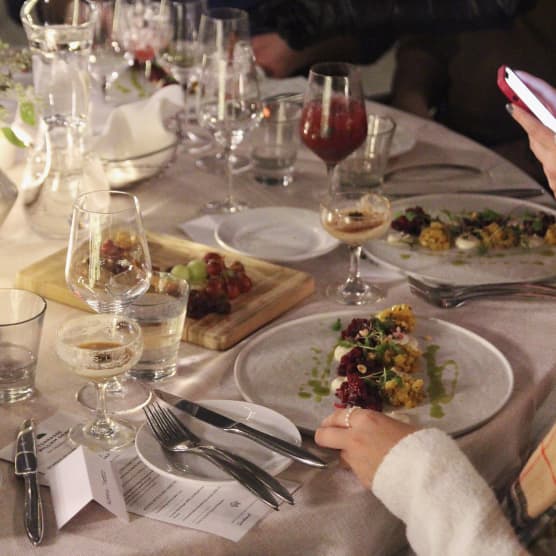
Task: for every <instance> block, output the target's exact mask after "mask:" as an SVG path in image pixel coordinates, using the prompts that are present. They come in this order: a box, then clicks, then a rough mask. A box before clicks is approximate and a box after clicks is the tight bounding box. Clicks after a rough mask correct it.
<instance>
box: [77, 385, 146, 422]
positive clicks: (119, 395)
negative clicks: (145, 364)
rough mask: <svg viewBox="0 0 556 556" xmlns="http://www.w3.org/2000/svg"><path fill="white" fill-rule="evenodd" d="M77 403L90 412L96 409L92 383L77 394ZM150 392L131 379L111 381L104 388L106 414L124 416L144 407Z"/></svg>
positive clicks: (94, 390)
mask: <svg viewBox="0 0 556 556" xmlns="http://www.w3.org/2000/svg"><path fill="white" fill-rule="evenodd" d="M76 397H77V401H78V402H79V403H80V404H81V405H84V406H85V407H86V408H87V409H90V410H92V411H95V410H96V407H97V391H96V387H95V385H94V384H93V383H88V384H86V385H85V386H83V388H81V389H80V390H79V391H78V392H77V396H76ZM151 397H152V392H151V391H150V390H148V389H147V388H145V386H143V385H142V384H140V383H139V382H135V381H134V380H133V379H129V378H127V379H126V378H125V377H124V378H122V379H120V380H116V379H114V380H111V381H110V382H108V385H107V387H106V412H107V413H108V414H110V415H124V414H126V413H131V412H133V411H137V410H138V409H141V408H143V407H145V406H146V405H147V404H148V403H149V401H150V400H151Z"/></svg>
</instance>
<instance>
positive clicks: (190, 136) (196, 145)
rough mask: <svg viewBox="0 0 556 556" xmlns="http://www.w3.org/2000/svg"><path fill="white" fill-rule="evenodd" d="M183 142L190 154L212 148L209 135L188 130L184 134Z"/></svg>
mask: <svg viewBox="0 0 556 556" xmlns="http://www.w3.org/2000/svg"><path fill="white" fill-rule="evenodd" d="M181 142H182V145H183V146H184V147H185V149H186V150H187V152H190V153H197V152H201V151H204V150H206V149H210V148H211V147H212V138H211V137H210V136H209V135H205V134H203V133H197V132H195V131H190V130H187V129H186V130H185V131H184V132H183V135H182V139H181Z"/></svg>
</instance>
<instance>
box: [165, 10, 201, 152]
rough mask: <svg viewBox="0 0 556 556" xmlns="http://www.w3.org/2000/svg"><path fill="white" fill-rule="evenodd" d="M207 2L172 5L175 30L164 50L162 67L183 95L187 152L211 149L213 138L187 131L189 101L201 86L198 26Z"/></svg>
mask: <svg viewBox="0 0 556 556" xmlns="http://www.w3.org/2000/svg"><path fill="white" fill-rule="evenodd" d="M206 9H207V7H206V0H177V1H174V2H171V3H170V18H171V22H172V27H173V34H172V38H171V39H170V41H169V42H168V44H167V45H166V47H165V48H164V49H163V50H162V52H161V55H160V64H161V65H162V67H163V68H164V70H165V71H167V72H168V73H169V74H171V75H172V77H174V79H175V80H176V81H177V82H178V83H180V85H181V86H182V88H183V93H184V112H183V114H182V117H181V118H180V132H181V139H182V143H183V144H184V145H185V147H186V148H187V149H188V150H191V151H198V150H200V149H203V148H205V147H209V146H210V145H211V143H212V141H211V139H210V137H208V136H206V135H205V134H200V133H196V132H194V131H191V130H190V129H188V124H189V123H190V122H191V119H190V118H189V110H188V100H189V96H190V95H191V94H192V93H193V91H194V90H195V88H196V87H197V85H198V81H199V71H200V65H201V58H200V53H199V44H198V42H197V39H198V34H199V23H200V20H201V14H202V13H203V12H204V11H206Z"/></svg>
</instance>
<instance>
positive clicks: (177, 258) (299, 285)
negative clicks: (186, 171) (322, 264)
mask: <svg viewBox="0 0 556 556" xmlns="http://www.w3.org/2000/svg"><path fill="white" fill-rule="evenodd" d="M148 241H149V248H150V252H151V259H152V263H153V266H157V267H159V268H160V269H161V270H166V269H168V268H169V267H172V266H174V265H175V264H179V263H187V262H188V261H190V260H191V259H194V258H202V257H203V255H204V254H205V253H207V252H208V251H215V252H217V253H221V254H222V255H223V256H224V258H225V261H226V265H227V266H229V265H230V264H231V263H232V262H233V261H236V260H239V261H241V262H242V263H243V264H244V266H245V270H246V272H247V274H248V276H249V277H250V278H251V280H252V281H253V287H252V289H251V290H250V291H249V292H247V293H244V294H241V295H240V296H239V297H237V298H236V299H234V300H233V301H232V302H231V303H232V311H231V313H230V314H228V315H217V314H210V315H207V316H205V317H203V318H202V319H190V318H188V319H187V320H186V324H185V329H184V333H183V340H185V341H187V342H191V343H193V344H198V345H200V346H204V347H206V348H209V349H218V350H224V349H227V348H229V347H231V346H233V345H234V344H236V343H237V342H239V341H240V340H242V339H243V338H245V337H246V336H248V335H249V334H251V333H252V332H254V331H255V330H257V329H258V328H260V327H261V326H263V325H264V324H266V323H268V322H270V321H271V320H273V319H274V318H276V317H278V316H279V315H281V314H282V313H285V312H286V311H287V310H288V309H291V308H292V307H293V306H294V305H296V304H297V303H299V302H300V301H301V300H302V299H304V298H306V297H308V296H309V295H311V294H312V293H313V291H314V290H315V281H314V279H313V277H312V276H311V275H309V274H307V273H306V272H300V271H298V270H293V269H291V268H286V267H283V266H279V265H276V264H272V263H268V262H265V261H261V260H258V259H253V258H250V257H244V256H241V255H236V254H232V253H229V252H227V251H224V250H222V249H217V248H213V247H209V246H207V245H202V244H200V243H194V242H192V241H188V240H186V239H182V238H179V237H174V236H168V235H161V234H153V233H149V234H148ZM65 261H66V249H63V250H62V251H58V252H57V253H54V254H53V255H50V256H49V257H47V258H45V259H42V260H40V261H38V262H36V263H34V264H32V265H30V266H28V267H27V268H24V269H23V270H21V271H20V272H19V273H18V274H17V276H16V286H17V287H19V288H24V289H26V290H31V291H34V292H36V293H38V294H40V295H42V296H43V297H46V298H47V299H52V300H53V301H58V302H60V303H64V304H66V305H71V306H73V307H77V308H78V309H83V310H85V311H90V309H89V308H88V306H87V305H86V304H85V303H84V302H83V301H81V300H80V299H79V298H78V297H76V296H75V295H74V294H73V293H72V292H71V291H70V290H69V288H68V287H67V286H66V281H65V278H64V266H65Z"/></svg>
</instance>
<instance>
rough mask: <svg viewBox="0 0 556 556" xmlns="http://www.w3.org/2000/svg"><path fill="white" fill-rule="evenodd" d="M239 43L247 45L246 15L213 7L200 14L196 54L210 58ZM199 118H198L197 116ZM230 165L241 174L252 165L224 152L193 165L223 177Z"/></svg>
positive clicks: (206, 156)
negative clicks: (197, 52) (197, 51)
mask: <svg viewBox="0 0 556 556" xmlns="http://www.w3.org/2000/svg"><path fill="white" fill-rule="evenodd" d="M238 42H241V43H243V44H249V43H250V32H249V15H248V14H247V12H246V11H244V10H240V9H237V8H213V9H210V10H206V11H205V12H204V13H203V14H202V15H201V21H200V23H199V35H198V44H199V53H200V55H201V57H202V56H204V55H205V54H206V55H208V56H210V55H213V54H215V53H216V52H218V51H221V52H231V51H233V50H234V45H235V44H236V43H238ZM197 118H198V119H199V115H198V114H197ZM229 163H231V168H232V171H234V172H240V171H243V170H246V169H247V168H249V167H250V165H251V160H250V159H249V157H247V156H243V155H239V154H237V153H231V154H230V156H229V157H228V156H227V154H226V153H225V152H224V151H219V152H217V153H215V154H208V155H205V156H203V157H201V158H198V159H197V160H196V161H195V165H196V166H197V167H198V168H200V169H202V170H204V171H206V172H209V173H212V174H226V173H227V171H228V166H229Z"/></svg>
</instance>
